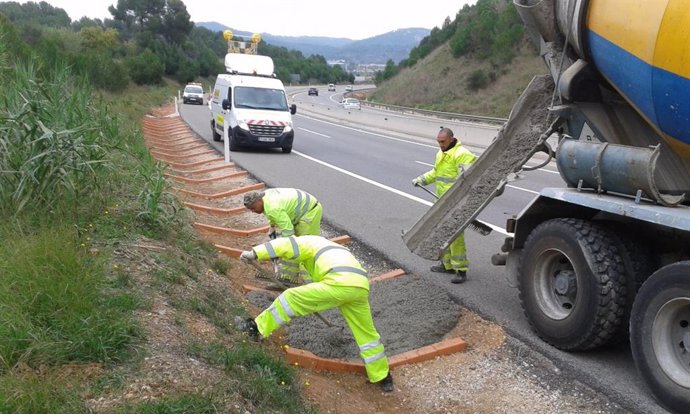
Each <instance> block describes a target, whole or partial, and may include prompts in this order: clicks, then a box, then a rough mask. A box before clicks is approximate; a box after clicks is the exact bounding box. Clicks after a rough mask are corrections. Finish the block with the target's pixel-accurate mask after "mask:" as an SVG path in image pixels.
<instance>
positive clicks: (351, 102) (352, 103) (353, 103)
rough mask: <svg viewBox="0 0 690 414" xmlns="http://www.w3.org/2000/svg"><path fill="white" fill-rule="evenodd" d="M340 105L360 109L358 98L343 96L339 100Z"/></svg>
mask: <svg viewBox="0 0 690 414" xmlns="http://www.w3.org/2000/svg"><path fill="white" fill-rule="evenodd" d="M340 105H342V107H343V108H345V109H362V104H361V103H360V102H359V99H355V98H345V99H343V100H342V101H340Z"/></svg>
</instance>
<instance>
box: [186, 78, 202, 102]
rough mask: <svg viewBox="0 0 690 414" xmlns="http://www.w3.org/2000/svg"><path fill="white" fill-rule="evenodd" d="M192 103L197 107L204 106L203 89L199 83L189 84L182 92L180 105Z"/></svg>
mask: <svg viewBox="0 0 690 414" xmlns="http://www.w3.org/2000/svg"><path fill="white" fill-rule="evenodd" d="M188 102H194V103H197V104H199V105H203V104H204V88H202V87H201V84H200V83H189V84H187V86H185V87H184V91H183V92H182V103H184V104H186V103H188Z"/></svg>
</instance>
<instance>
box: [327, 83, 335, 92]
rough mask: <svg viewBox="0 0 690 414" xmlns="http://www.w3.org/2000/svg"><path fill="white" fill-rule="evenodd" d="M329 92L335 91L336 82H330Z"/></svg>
mask: <svg viewBox="0 0 690 414" xmlns="http://www.w3.org/2000/svg"><path fill="white" fill-rule="evenodd" d="M328 92H335V84H333V83H329V84H328Z"/></svg>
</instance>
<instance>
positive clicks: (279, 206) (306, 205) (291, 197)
mask: <svg viewBox="0 0 690 414" xmlns="http://www.w3.org/2000/svg"><path fill="white" fill-rule="evenodd" d="M263 201H264V215H265V216H266V218H267V219H268V222H269V223H270V224H271V226H275V227H278V228H279V229H280V230H281V232H282V235H283V236H292V235H293V234H295V230H294V227H295V225H296V224H297V223H298V222H299V221H300V220H301V219H302V217H304V215H305V214H307V212H308V211H309V210H311V209H312V208H314V207H315V206H316V204H318V200H317V199H316V197H314V196H313V195H311V194H309V193H307V192H306V191H302V190H298V189H296V188H271V189H268V190H266V191H265V192H264V197H263Z"/></svg>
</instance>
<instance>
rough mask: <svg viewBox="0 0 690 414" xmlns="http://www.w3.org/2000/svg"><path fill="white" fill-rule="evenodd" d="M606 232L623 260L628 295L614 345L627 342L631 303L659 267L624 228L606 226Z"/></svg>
mask: <svg viewBox="0 0 690 414" xmlns="http://www.w3.org/2000/svg"><path fill="white" fill-rule="evenodd" d="M606 228H607V230H610V232H609V235H610V236H612V239H613V240H614V242H615V243H616V246H617V247H618V252H619V253H620V255H621V258H622V259H623V266H624V267H625V273H626V277H625V279H626V281H627V283H626V291H627V294H628V301H627V304H626V311H625V316H624V318H625V319H624V320H623V323H624V329H625V330H624V331H622V332H621V335H617V336H616V338H614V339H613V342H615V343H622V342H625V341H627V340H628V328H627V327H628V326H629V321H630V313H631V311H632V306H633V301H634V299H635V296H636V295H637V291H638V290H640V286H642V283H644V281H645V280H647V278H648V277H649V276H650V275H651V274H652V273H654V271H655V270H656V269H657V268H658V267H659V266H658V263H657V260H656V256H655V255H654V254H653V253H652V252H651V249H650V247H649V246H648V245H647V244H646V243H644V242H641V241H640V240H639V236H638V237H635V235H632V234H629V232H627V231H626V230H625V229H624V228H622V227H620V226H617V225H613V224H612V225H610V226H609V225H607V226H606Z"/></svg>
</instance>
